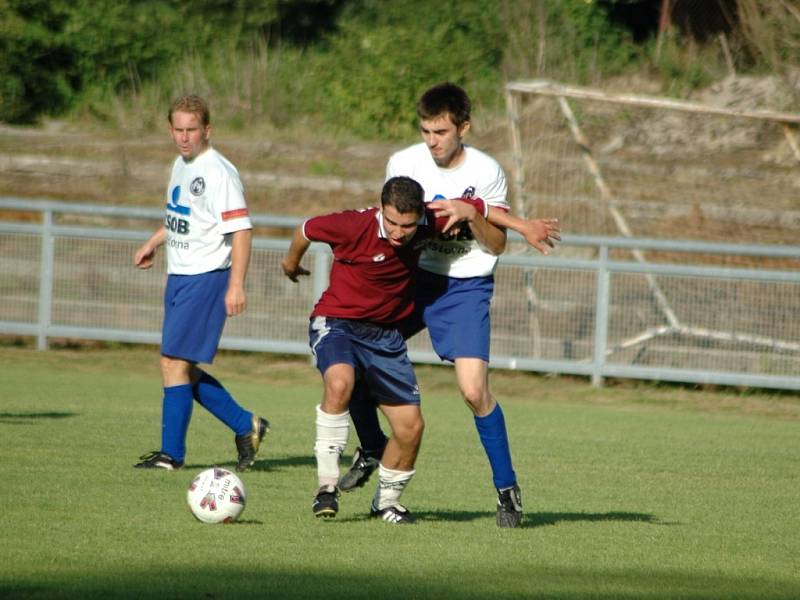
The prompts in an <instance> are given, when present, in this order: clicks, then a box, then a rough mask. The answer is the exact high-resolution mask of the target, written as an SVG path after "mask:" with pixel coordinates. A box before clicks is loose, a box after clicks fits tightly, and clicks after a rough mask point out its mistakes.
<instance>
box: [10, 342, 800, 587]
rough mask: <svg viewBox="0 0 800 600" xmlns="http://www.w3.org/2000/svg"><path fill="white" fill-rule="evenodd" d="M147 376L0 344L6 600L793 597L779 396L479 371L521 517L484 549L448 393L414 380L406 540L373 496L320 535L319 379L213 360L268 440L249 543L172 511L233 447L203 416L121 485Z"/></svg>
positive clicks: (98, 355)
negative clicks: (176, 461)
mask: <svg viewBox="0 0 800 600" xmlns="http://www.w3.org/2000/svg"><path fill="white" fill-rule="evenodd" d="M157 368H158V367H157V350H156V349H155V348H152V347H116V346H115V347H111V348H108V347H102V346H101V347H98V348H91V347H88V348H81V349H70V348H61V349H55V350H52V351H49V352H44V353H40V352H36V351H34V350H31V349H29V348H27V347H14V346H11V345H8V344H6V345H0V456H2V465H3V473H4V474H5V481H4V483H5V485H4V486H3V489H2V492H0V498H2V506H3V510H2V511H0V543H2V546H3V561H2V562H3V565H2V567H0V598H42V599H44V598H232V599H233V598H249V597H259V598H290V599H294V598H298V599H299V598H325V599H326V600H327V599H335V598H351V599H365V600H366V599H367V598H369V599H378V598H380V599H398V600H399V599H401V598H402V599H405V600H408V599H415V598H431V599H433V598H437V599H441V598H458V599H486V598H513V599H523V598H533V599H538V598H542V599H544V598H555V599H564V600H566V599H573V598H575V599H577V598H595V599H604V600H605V599H608V600H610V599H612V598H614V599H615V598H631V599H632V598H648V599H668V598H669V599H675V598H686V599H712V598H726V599H727V598H739V599H748V600H749V599H762V598H763V599H768V598H769V599H786V600H789V599H792V598H795V599H796V598H798V597H800V530H798V518H797V510H798V499H799V498H800V469H798V465H800V443H798V427H800V399H798V397H797V396H795V395H792V394H785V393H775V392H763V393H761V392H753V391H751V392H742V391H737V390H711V391H698V390H691V389H688V388H685V387H681V386H659V385H655V384H644V383H624V384H623V383H621V384H617V385H613V386H610V387H607V388H603V389H593V388H591V387H590V386H589V385H588V384H587V382H585V381H583V380H576V379H570V378H551V377H540V376H533V375H529V374H521V373H508V372H498V373H495V374H494V375H493V387H494V391H495V393H496V395H497V396H498V398H499V399H500V400H501V401H502V403H503V408H504V410H505V413H506V419H507V422H508V426H509V433H510V437H511V443H512V450H513V453H514V457H515V467H516V470H517V475H518V477H519V479H520V482H521V484H522V489H523V501H524V504H525V510H526V522H525V527H524V528H522V529H519V530H498V529H497V528H496V527H495V524H494V507H493V502H494V494H493V490H492V489H491V479H490V475H489V472H488V466H487V463H486V460H485V457H484V456H483V454H482V450H481V448H480V445H479V443H478V440H477V434H476V433H475V431H474V426H473V423H472V419H471V416H470V414H469V412H468V411H467V410H466V409H465V408H464V407H463V406H462V401H461V400H460V399H459V398H458V394H457V391H456V389H455V386H454V383H453V380H452V372H451V371H450V370H449V369H446V368H435V367H421V368H420V369H419V371H418V374H419V379H420V384H421V387H422V393H423V412H424V415H425V418H426V423H427V430H426V434H425V439H424V441H423V447H422V452H421V455H420V460H419V462H418V465H417V467H418V470H417V475H416V477H415V479H414V481H413V482H412V483H411V485H410V487H409V488H408V490H407V492H406V494H405V496H404V500H405V501H406V503H407V505H408V506H409V507H410V508H411V509H412V511H413V512H414V513H415V514H416V515H417V517H418V518H419V522H418V524H417V525H415V526H411V527H396V526H395V527H393V526H391V525H387V524H384V523H382V522H377V521H374V520H370V519H367V518H366V514H367V510H368V506H369V501H370V498H371V495H372V492H373V487H372V483H370V484H369V485H368V486H367V488H366V489H364V490H358V491H355V492H353V493H351V494H347V495H344V496H343V497H342V499H341V511H340V513H339V516H338V517H337V518H336V519H335V520H333V521H331V522H318V521H316V520H315V519H314V518H313V517H312V515H311V509H310V507H311V499H312V494H313V491H314V488H315V481H316V479H315V467H314V459H313V454H312V446H313V415H314V411H313V407H314V405H315V404H316V403H317V402H318V399H319V396H320V387H321V385H320V381H319V376H318V374H317V373H316V371H315V370H313V369H312V368H311V367H310V366H309V365H308V364H307V363H306V362H305V361H303V360H302V359H296V358H281V357H268V356H264V355H257V354H243V353H241V354H240V353H223V354H221V355H220V356H219V358H218V360H217V364H216V365H214V367H212V368H210V369H209V370H210V371H211V372H212V373H214V374H215V375H218V376H220V377H221V378H222V380H223V382H224V383H226V385H227V386H228V387H229V389H230V390H231V391H232V392H233V393H234V395H235V396H236V397H237V398H238V399H239V400H240V401H241V402H242V403H243V404H244V405H245V406H247V407H248V408H252V409H254V410H256V411H258V412H261V413H262V414H263V415H264V416H266V417H267V418H269V419H270V421H271V422H272V424H273V432H272V433H270V434H269V435H268V436H267V439H266V440H265V446H264V447H263V448H262V452H261V453H260V455H259V460H258V461H257V463H256V465H255V468H254V470H253V471H251V472H249V473H245V474H244V475H243V477H242V478H243V480H244V482H245V485H246V486H247V491H248V505H247V508H246V510H245V512H244V514H243V516H242V522H240V523H237V524H234V525H230V526H221V525H220V526H210V525H203V524H200V523H198V522H196V521H195V520H194V519H193V518H192V516H191V514H190V513H189V511H188V509H187V507H186V505H185V500H184V499H185V489H186V486H187V485H188V483H189V482H190V480H191V478H192V476H193V475H194V474H195V473H196V472H198V471H199V470H201V469H203V468H206V467H207V466H210V465H214V464H221V465H232V464H233V459H234V457H235V449H234V445H233V439H232V435H231V434H230V433H229V432H228V431H227V429H225V428H224V427H223V426H222V425H221V424H219V423H218V422H216V421H215V420H214V419H213V418H212V417H210V416H209V415H208V414H207V413H205V411H203V410H202V409H200V408H199V407H195V413H194V417H193V420H192V425H191V427H190V430H189V438H188V457H187V468H185V469H184V470H183V471H178V472H175V473H164V472H143V471H139V470H134V469H132V468H131V466H132V464H133V463H134V462H135V461H136V459H137V457H138V456H139V455H140V454H142V453H144V452H145V451H147V450H151V449H155V448H156V447H157V445H158V441H159V435H160V433H159V429H160V425H159V422H160V411H161V400H160V384H159V381H158V371H157ZM350 439H351V447H349V448H348V452H347V456H346V458H345V461H349V457H350V453H351V452H352V448H353V447H354V445H355V435H354V433H353V432H351V438H350Z"/></svg>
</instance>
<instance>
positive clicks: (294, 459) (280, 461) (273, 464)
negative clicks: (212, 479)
mask: <svg viewBox="0 0 800 600" xmlns="http://www.w3.org/2000/svg"><path fill="white" fill-rule="evenodd" d="M267 452H268V451H267ZM316 464H317V462H316V459H315V458H314V457H313V456H283V457H279V458H271V457H269V456H266V457H264V458H259V459H258V460H256V462H255V463H254V464H253V466H252V467H250V468H249V469H248V470H247V471H248V472H252V471H262V472H267V471H278V470H281V469H283V468H286V467H314V466H316ZM211 467H222V468H223V469H228V470H229V471H233V470H235V468H236V462H234V461H232V460H228V461H225V462H215V463H208V464H199V463H197V464H191V465H186V466H185V467H184V468H185V469H210V468H211Z"/></svg>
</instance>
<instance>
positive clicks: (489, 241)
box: [428, 198, 506, 255]
mask: <svg viewBox="0 0 800 600" xmlns="http://www.w3.org/2000/svg"><path fill="white" fill-rule="evenodd" d="M475 203H478V204H479V205H480V206H481V208H483V206H484V203H483V200H480V199H477V198H475V199H471V198H470V199H461V198H455V199H453V200H434V201H433V202H430V203H429V204H428V208H429V209H431V210H433V211H434V214H435V215H436V217H448V218H449V220H448V221H447V223H446V224H445V226H444V228H443V231H444V232H445V233H446V232H448V231H450V230H451V229H452V228H453V227H454V226H455V225H456V224H457V223H466V224H467V226H468V227H469V228H470V230H471V231H472V234H473V235H474V236H475V239H476V240H478V242H479V243H480V244H481V246H483V247H484V248H485V249H486V251H487V252H490V253H492V254H494V255H499V254H502V253H503V250H505V247H506V232H505V229H501V228H500V227H498V226H496V225H494V224H493V223H490V222H489V221H487V220H486V219H485V218H484V216H483V214H481V213H480V212H479V210H478V208H477V207H476V204H475Z"/></svg>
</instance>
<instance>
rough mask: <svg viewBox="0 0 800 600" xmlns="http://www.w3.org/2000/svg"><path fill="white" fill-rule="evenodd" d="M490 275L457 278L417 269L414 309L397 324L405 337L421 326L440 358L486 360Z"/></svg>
mask: <svg viewBox="0 0 800 600" xmlns="http://www.w3.org/2000/svg"><path fill="white" fill-rule="evenodd" d="M493 293H494V277H492V276H491V275H489V276H487V277H469V278H466V279H457V278H455V277H447V276H445V275H436V274H435V273H430V272H428V271H423V270H422V269H420V270H419V271H418V272H417V280H416V294H415V297H414V313H413V314H412V315H411V316H410V317H409V318H408V319H407V320H405V321H404V322H403V323H402V324H401V325H400V330H401V333H402V334H403V337H405V338H406V339H408V338H409V337H411V336H412V335H414V334H415V333H419V332H420V331H422V330H423V329H424V328H425V327H427V328H428V333H429V334H430V337H431V343H432V345H433V350H434V351H435V352H436V354H438V355H439V358H441V359H442V360H449V361H451V362H452V361H454V360H455V359H456V358H480V359H481V360H484V361H486V362H489V344H490V341H491V333H492V328H491V320H490V318H489V309H490V307H491V301H492V294H493Z"/></svg>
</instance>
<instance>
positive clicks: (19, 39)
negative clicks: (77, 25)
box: [0, 0, 74, 122]
mask: <svg viewBox="0 0 800 600" xmlns="http://www.w3.org/2000/svg"><path fill="white" fill-rule="evenodd" d="M67 11H68V3H67V2H58V1H56V2H48V1H46V0H33V1H32V0H28V1H23V0H0V120H2V121H9V122H30V121H32V120H34V119H35V118H36V117H37V116H38V115H40V114H43V113H44V114H48V113H58V112H59V111H62V110H64V109H65V108H66V107H68V106H69V104H70V103H71V102H72V100H73V98H74V86H73V82H72V76H73V64H74V55H73V53H72V52H71V50H70V49H69V48H68V47H66V46H65V45H64V44H63V42H62V39H61V36H60V33H61V26H62V24H63V22H64V20H65V18H66V15H67Z"/></svg>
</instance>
